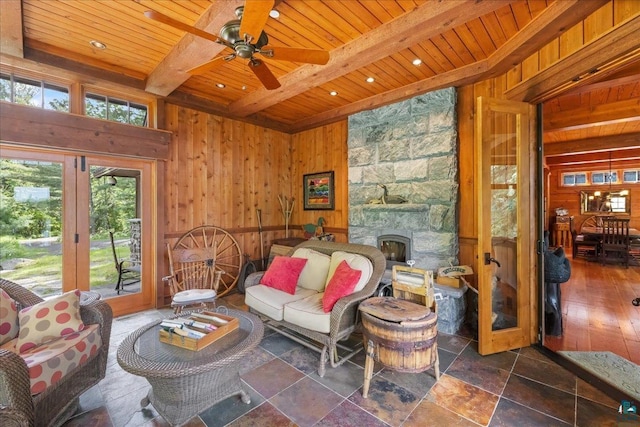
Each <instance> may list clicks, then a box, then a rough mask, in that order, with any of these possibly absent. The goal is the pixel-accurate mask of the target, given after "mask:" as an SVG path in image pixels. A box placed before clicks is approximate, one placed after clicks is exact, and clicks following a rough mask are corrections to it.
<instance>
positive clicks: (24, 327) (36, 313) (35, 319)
mask: <svg viewBox="0 0 640 427" xmlns="http://www.w3.org/2000/svg"><path fill="white" fill-rule="evenodd" d="M18 321H19V323H20V332H19V333H18V343H17V344H16V345H17V349H18V352H19V353H24V352H25V351H27V350H29V349H31V348H33V347H37V346H39V345H40V344H44V343H46V342H48V341H52V340H54V339H56V338H60V337H63V336H65V335H69V334H72V333H74V332H79V331H81V330H82V329H84V323H82V319H81V318H80V291H79V290H77V289H76V290H75V291H70V292H66V293H64V294H62V295H59V296H56V297H54V298H51V299H49V300H46V301H42V302H40V303H38V304H35V305H32V306H29V307H25V308H23V309H22V310H20V312H19V313H18Z"/></svg>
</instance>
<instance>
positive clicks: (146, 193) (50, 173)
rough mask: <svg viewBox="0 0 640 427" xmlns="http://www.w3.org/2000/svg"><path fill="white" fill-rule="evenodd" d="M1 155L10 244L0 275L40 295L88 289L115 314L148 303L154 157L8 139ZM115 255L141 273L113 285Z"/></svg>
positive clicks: (3, 213) (1, 209)
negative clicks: (35, 145) (27, 144)
mask: <svg viewBox="0 0 640 427" xmlns="http://www.w3.org/2000/svg"><path fill="white" fill-rule="evenodd" d="M0 162H1V163H0V165H1V166H2V168H0V180H1V182H2V188H1V190H2V194H1V197H2V205H0V239H1V241H2V243H3V246H4V245H7V246H9V245H10V247H12V248H14V249H13V251H14V253H13V254H12V253H8V251H7V250H2V251H1V252H0V263H4V264H5V265H8V266H9V267H13V268H9V269H7V268H4V267H3V270H1V271H0V277H3V278H6V279H8V280H13V281H16V282H18V283H20V284H22V285H23V286H25V287H27V288H29V289H31V290H32V291H34V292H35V293H37V294H39V295H41V296H42V297H45V298H46V297H48V296H52V295H56V294H60V293H63V292H66V291H69V290H73V289H79V290H81V291H93V295H95V294H96V293H97V294H100V297H101V298H102V299H105V300H106V301H107V302H108V303H109V304H110V305H111V307H112V309H113V311H114V314H116V315H118V314H125V313H131V312H135V311H140V310H143V309H146V308H151V307H153V305H154V303H153V302H154V300H155V295H154V292H155V289H154V286H153V283H154V282H155V280H154V279H153V272H154V269H153V268H152V265H153V264H154V259H153V255H152V247H153V246H152V245H153V244H154V235H155V233H153V231H152V230H153V227H154V224H153V221H152V217H153V215H152V206H154V204H153V185H152V180H153V173H154V167H153V162H151V161H146V160H138V159H127V158H113V157H107V156H87V155H84V154H79V153H67V152H65V153H63V152H59V151H44V150H35V149H33V150H32V149H27V148H20V147H16V146H10V145H6V144H0ZM112 242H113V243H112ZM120 263H123V265H125V266H126V267H129V268H132V269H137V271H139V275H138V276H137V277H136V278H134V279H133V280H131V279H130V278H129V280H127V281H126V282H125V283H124V284H122V285H121V286H119V287H118V289H116V286H117V285H118V283H119V278H120V274H119V270H118V268H119V265H120Z"/></svg>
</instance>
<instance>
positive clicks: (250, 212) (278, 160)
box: [164, 104, 291, 259]
mask: <svg viewBox="0 0 640 427" xmlns="http://www.w3.org/2000/svg"><path fill="white" fill-rule="evenodd" d="M165 125H166V129H167V130H170V131H172V132H173V140H172V142H171V146H170V154H169V159H168V161H167V162H166V164H165V182H164V214H165V223H164V236H165V240H166V242H167V243H173V242H174V241H175V240H176V239H177V238H178V237H179V236H181V235H182V234H183V233H185V232H187V231H189V230H190V229H192V228H194V227H197V226H199V225H215V226H218V227H221V228H223V229H225V230H228V231H229V232H230V233H231V234H232V235H233V236H234V237H235V238H236V240H237V241H238V244H239V245H240V248H241V249H242V250H243V252H244V253H247V254H249V255H250V257H251V258H252V259H259V257H260V250H259V236H258V219H257V209H260V210H261V218H262V226H263V229H268V230H269V231H265V233H264V239H265V242H268V241H271V240H273V239H274V238H279V237H284V233H280V231H279V226H280V225H281V224H283V222H282V217H281V215H280V213H279V210H278V209H279V203H278V194H279V193H283V192H286V193H288V191H289V188H290V183H291V150H290V145H291V135H288V134H286V133H282V132H277V131H274V130H270V129H266V128H262V127H259V126H255V125H251V124H248V123H244V122H240V121H237V120H231V119H226V118H223V117H219V116H215V115H211V114H207V113H204V112H200V111H196V110H192V109H188V108H184V107H178V106H175V105H172V104H166V107H165ZM165 256H166V255H165Z"/></svg>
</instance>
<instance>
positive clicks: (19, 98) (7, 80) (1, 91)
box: [0, 74, 69, 112]
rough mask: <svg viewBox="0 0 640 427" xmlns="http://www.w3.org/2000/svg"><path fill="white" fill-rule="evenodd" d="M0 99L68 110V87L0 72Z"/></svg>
mask: <svg viewBox="0 0 640 427" xmlns="http://www.w3.org/2000/svg"><path fill="white" fill-rule="evenodd" d="M0 100H2V101H7V102H13V103H15V104H22V105H30V106H32V107H38V108H44V109H46V110H55V111H65V112H69V89H68V88H65V87H62V86H58V85H54V84H50V83H46V82H44V81H38V80H31V79H26V78H22V77H17V76H14V75H13V74H0Z"/></svg>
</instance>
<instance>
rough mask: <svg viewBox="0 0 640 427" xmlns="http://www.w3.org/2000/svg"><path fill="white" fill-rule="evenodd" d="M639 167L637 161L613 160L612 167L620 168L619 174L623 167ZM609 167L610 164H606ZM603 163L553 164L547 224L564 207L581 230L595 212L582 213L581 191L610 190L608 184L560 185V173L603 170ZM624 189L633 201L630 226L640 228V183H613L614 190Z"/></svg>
mask: <svg viewBox="0 0 640 427" xmlns="http://www.w3.org/2000/svg"><path fill="white" fill-rule="evenodd" d="M637 167H638V163H637V162H631V161H627V162H622V161H621V162H615V161H614V162H612V163H611V168H612V169H614V170H618V171H619V172H618V175H619V176H621V171H622V169H635V168H637ZM606 168H608V165H607V166H606ZM603 169H605V168H603V166H602V164H600V165H598V166H589V165H588V164H586V165H578V166H552V167H550V168H549V171H548V174H549V176H548V179H547V182H548V184H549V187H548V190H549V191H548V193H547V194H548V206H549V209H548V211H547V226H548V227H552V225H551V224H553V219H554V217H555V210H556V208H559V207H564V208H566V209H568V210H569V215H572V216H573V224H574V228H575V229H576V230H578V231H579V230H580V226H581V225H582V222H583V221H584V220H585V219H587V218H588V217H590V216H593V214H585V215H582V214H580V191H596V190H600V191H609V186H608V185H587V186H579V187H562V186H560V175H561V174H562V173H564V172H593V171H596V170H597V171H602V170H603ZM622 189H626V190H629V198H630V202H631V215H630V218H631V221H630V222H629V226H630V227H632V228H640V184H617V185H612V186H611V190H612V191H619V190H622Z"/></svg>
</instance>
